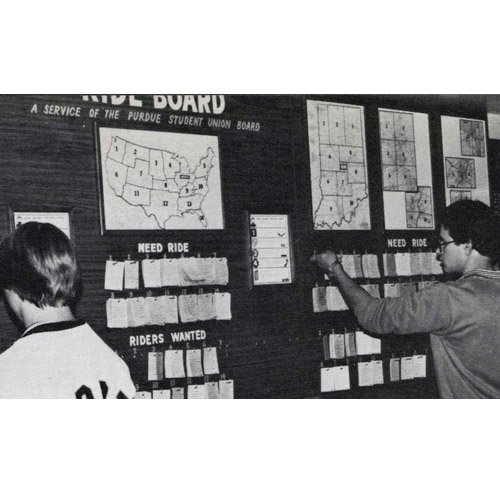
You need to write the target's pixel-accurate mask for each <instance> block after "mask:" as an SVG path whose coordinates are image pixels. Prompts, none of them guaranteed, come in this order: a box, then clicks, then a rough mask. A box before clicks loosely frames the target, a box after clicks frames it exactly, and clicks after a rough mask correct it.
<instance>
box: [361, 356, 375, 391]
mask: <svg viewBox="0 0 500 500" xmlns="http://www.w3.org/2000/svg"><path fill="white" fill-rule="evenodd" d="M358 382H359V387H370V386H372V385H373V365H372V362H371V361H367V362H364V363H358Z"/></svg>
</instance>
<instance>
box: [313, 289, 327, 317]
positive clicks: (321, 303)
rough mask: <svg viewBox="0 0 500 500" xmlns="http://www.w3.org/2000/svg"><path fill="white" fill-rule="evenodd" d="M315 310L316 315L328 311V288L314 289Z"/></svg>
mask: <svg viewBox="0 0 500 500" xmlns="http://www.w3.org/2000/svg"><path fill="white" fill-rule="evenodd" d="M313 308H314V312H315V313H322V312H326V311H328V303H327V301H326V288H325V287H324V286H319V287H316V288H313Z"/></svg>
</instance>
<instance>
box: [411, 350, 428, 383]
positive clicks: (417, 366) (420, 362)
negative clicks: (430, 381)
mask: <svg viewBox="0 0 500 500" xmlns="http://www.w3.org/2000/svg"><path fill="white" fill-rule="evenodd" d="M413 376H414V378H426V377H427V356H425V355H421V354H417V355H415V356H413Z"/></svg>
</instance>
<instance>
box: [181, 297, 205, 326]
mask: <svg viewBox="0 0 500 500" xmlns="http://www.w3.org/2000/svg"><path fill="white" fill-rule="evenodd" d="M179 315H180V317H181V322H182V323H194V322H195V321H198V320H199V317H200V310H199V308H198V295H195V294H192V295H180V296H179Z"/></svg>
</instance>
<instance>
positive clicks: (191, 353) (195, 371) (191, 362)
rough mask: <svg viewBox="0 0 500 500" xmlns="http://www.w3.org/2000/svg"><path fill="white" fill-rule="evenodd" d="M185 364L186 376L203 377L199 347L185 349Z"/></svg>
mask: <svg viewBox="0 0 500 500" xmlns="http://www.w3.org/2000/svg"><path fill="white" fill-rule="evenodd" d="M186 366H187V376H188V378H195V377H203V368H202V366H201V349H188V350H187V351H186Z"/></svg>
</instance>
